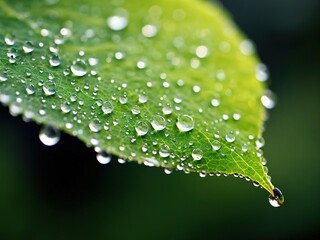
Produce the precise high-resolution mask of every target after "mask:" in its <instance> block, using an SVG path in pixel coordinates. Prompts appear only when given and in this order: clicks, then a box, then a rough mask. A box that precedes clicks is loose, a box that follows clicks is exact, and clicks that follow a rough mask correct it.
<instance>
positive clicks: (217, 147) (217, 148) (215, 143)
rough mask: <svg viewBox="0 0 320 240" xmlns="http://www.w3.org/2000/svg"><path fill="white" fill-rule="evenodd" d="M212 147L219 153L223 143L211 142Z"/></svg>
mask: <svg viewBox="0 0 320 240" xmlns="http://www.w3.org/2000/svg"><path fill="white" fill-rule="evenodd" d="M211 147H212V149H213V150H215V151H218V150H219V149H220V148H221V143H220V142H219V141H218V140H213V141H212V142H211Z"/></svg>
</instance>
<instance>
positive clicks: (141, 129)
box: [135, 121, 149, 136]
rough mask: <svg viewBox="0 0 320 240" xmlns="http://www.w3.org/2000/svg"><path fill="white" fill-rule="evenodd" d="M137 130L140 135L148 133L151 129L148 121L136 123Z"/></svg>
mask: <svg viewBox="0 0 320 240" xmlns="http://www.w3.org/2000/svg"><path fill="white" fill-rule="evenodd" d="M135 130H136V133H137V134H138V136H144V135H146V134H147V133H148V131H149V127H148V123H147V122H145V121H138V122H137V123H136V125H135Z"/></svg>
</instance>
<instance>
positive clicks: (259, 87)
mask: <svg viewBox="0 0 320 240" xmlns="http://www.w3.org/2000/svg"><path fill="white" fill-rule="evenodd" d="M0 39H1V40H0V61H1V63H0V100H1V102H2V103H3V104H5V105H8V106H9V109H10V112H11V114H13V115H18V114H23V116H24V118H25V119H27V120H30V119H31V120H33V121H36V122H37V123H39V124H44V125H50V126H54V127H55V128H57V129H60V130H62V131H64V132H67V133H69V134H72V135H74V136H76V137H78V138H79V139H81V140H82V141H83V142H85V143H86V144H87V145H89V146H94V147H95V149H96V150H97V151H98V152H100V157H101V155H102V157H103V156H104V155H105V152H107V153H109V154H114V155H116V156H118V157H120V158H123V159H125V160H127V161H137V162H139V163H144V164H145V165H147V166H162V167H164V168H166V169H167V171H170V170H169V169H171V170H172V169H178V170H183V171H185V172H187V173H189V172H197V173H200V175H201V176H205V175H206V174H217V175H219V174H236V175H240V176H241V177H246V178H248V179H251V180H252V181H254V182H256V183H259V184H260V185H261V186H262V187H263V188H265V189H266V190H267V191H269V192H270V193H271V194H273V189H274V187H273V185H272V184H271V182H270V180H269V177H268V175H267V172H266V168H265V167H264V165H263V163H264V161H265V160H264V158H263V156H262V151H261V150H260V149H259V148H260V147H261V146H262V145H263V139H262V138H261V132H262V125H263V120H264V114H265V110H264V107H263V105H262V104H261V97H262V96H263V94H264V92H265V84H264V83H263V80H265V79H264V78H263V76H264V75H263V74H265V73H264V72H263V66H262V65H259V61H258V60H257V58H256V56H255V53H254V47H253V45H252V43H251V42H250V41H248V40H246V39H245V38H244V37H243V36H242V34H241V33H239V31H238V30H237V29H236V28H235V26H234V24H233V23H232V21H230V20H229V17H228V16H226V14H225V13H224V11H223V10H222V9H221V8H220V7H219V6H216V5H213V4H210V3H207V2H202V1H197V0H188V1H186V0H176V1H171V0H170V1H169V0H157V1H155V0H149V1H138V0H130V1H129V0H128V1H120V0H119V1H118V0H116V1H101V0H93V1H78V0H77V1H75V0H68V1H67V0H60V1H56V0H46V1H38V0H37V1H36V0H31V1H5V0H1V1H0ZM261 66H262V67H261ZM257 73H258V74H260V75H258V76H257ZM261 74H262V75H261ZM261 76H262V77H261ZM259 80H260V81H259ZM268 100H270V99H268V98H267V99H266V101H268ZM270 101H271V100H270ZM269 104H272V101H271V102H269Z"/></svg>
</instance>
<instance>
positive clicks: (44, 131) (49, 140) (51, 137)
mask: <svg viewBox="0 0 320 240" xmlns="http://www.w3.org/2000/svg"><path fill="white" fill-rule="evenodd" d="M39 139H40V141H41V142H42V143H43V144H44V145H46V146H53V145H55V144H57V143H58V142H59V140H60V132H59V130H57V129H56V128H55V127H53V126H50V125H48V126H43V127H42V128H41V130H40V132H39Z"/></svg>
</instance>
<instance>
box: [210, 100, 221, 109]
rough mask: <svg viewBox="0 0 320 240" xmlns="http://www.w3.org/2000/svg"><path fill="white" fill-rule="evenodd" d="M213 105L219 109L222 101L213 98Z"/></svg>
mask: <svg viewBox="0 0 320 240" xmlns="http://www.w3.org/2000/svg"><path fill="white" fill-rule="evenodd" d="M211 105H212V106H213V107H218V106H219V105H220V100H219V99H217V98H213V99H212V100H211Z"/></svg>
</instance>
